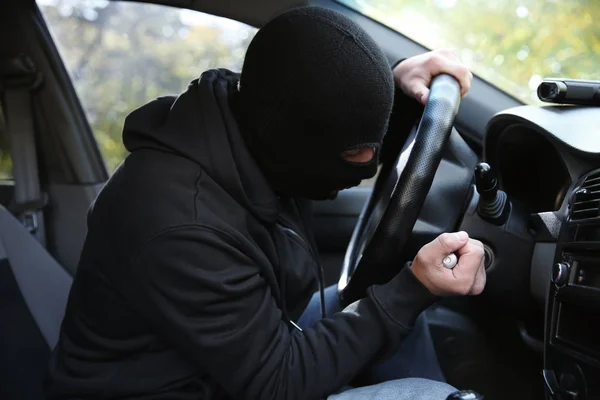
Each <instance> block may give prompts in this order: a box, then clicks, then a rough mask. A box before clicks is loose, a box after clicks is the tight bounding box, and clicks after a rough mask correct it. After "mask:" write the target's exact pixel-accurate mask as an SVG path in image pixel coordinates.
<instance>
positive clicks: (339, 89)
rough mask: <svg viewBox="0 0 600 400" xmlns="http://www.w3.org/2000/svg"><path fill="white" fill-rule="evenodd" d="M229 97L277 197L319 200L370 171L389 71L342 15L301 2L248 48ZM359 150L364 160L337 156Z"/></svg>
mask: <svg viewBox="0 0 600 400" xmlns="http://www.w3.org/2000/svg"><path fill="white" fill-rule="evenodd" d="M237 95H238V98H239V99H238V107H237V111H236V115H237V118H238V120H239V122H240V125H241V127H242V132H243V133H244V138H245V140H246V143H247V144H248V147H249V148H250V151H251V152H252V154H253V156H254V158H255V159H256V160H257V162H258V164H259V166H260V167H261V170H262V171H263V173H264V174H265V176H266V177H267V179H268V180H269V182H270V183H271V185H272V187H273V189H274V190H275V191H276V192H277V193H278V194H279V195H282V196H296V197H307V198H312V199H326V198H330V197H332V196H333V195H335V193H337V191H339V190H341V189H345V188H348V187H352V186H356V185H358V184H359V183H360V181H361V180H363V179H366V178H370V177H372V176H374V175H375V173H376V172H377V164H378V154H379V149H380V146H381V143H382V140H383V136H384V134H385V132H386V130H387V124H388V119H389V116H390V113H391V109H392V103H393V96H394V83H393V77H392V71H391V68H390V67H389V64H388V62H387V60H386V58H385V56H384V55H383V53H382V51H381V50H380V49H379V47H378V46H377V44H376V43H375V42H374V41H373V40H372V39H371V38H370V37H369V35H368V34H367V33H366V32H365V31H364V30H362V28H360V27H359V26H358V25H357V24H356V23H354V22H353V21H352V20H350V19H349V18H347V17H346V16H344V15H343V14H341V13H338V12H335V11H332V10H328V9H324V8H319V7H302V8H297V9H293V10H291V11H288V12H286V13H284V14H281V15H279V16H278V17H276V18H274V19H273V20H271V21H270V22H269V23H267V24H266V25H265V26H264V27H263V28H261V29H260V30H259V31H258V33H257V34H256V36H255V37H254V39H253V40H252V42H251V44H250V47H249V48H248V51H247V53H246V57H245V60H244V66H243V68H242V74H241V78H240V84H239V93H238V94H237ZM366 146H368V147H371V148H373V150H374V157H373V158H372V159H371V160H370V161H368V162H364V163H357V162H350V161H347V160H345V159H344V158H343V154H344V152H345V151H348V150H352V149H357V148H360V147H366Z"/></svg>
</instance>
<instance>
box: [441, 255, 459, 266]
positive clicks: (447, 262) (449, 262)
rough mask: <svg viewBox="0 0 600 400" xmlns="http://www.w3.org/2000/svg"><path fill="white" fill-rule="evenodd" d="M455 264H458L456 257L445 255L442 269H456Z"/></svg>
mask: <svg viewBox="0 0 600 400" xmlns="http://www.w3.org/2000/svg"><path fill="white" fill-rule="evenodd" d="M456 264H458V257H457V256H456V254H454V253H451V254H449V255H447V256H446V257H444V259H443V260H442V265H443V266H444V268H448V269H452V268H454V267H456Z"/></svg>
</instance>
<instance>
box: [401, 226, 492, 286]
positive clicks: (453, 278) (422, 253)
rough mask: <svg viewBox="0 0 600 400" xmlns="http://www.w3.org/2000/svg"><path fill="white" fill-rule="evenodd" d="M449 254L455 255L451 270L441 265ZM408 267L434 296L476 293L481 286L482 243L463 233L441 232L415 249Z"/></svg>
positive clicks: (483, 284)
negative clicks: (413, 257) (414, 254)
mask: <svg viewBox="0 0 600 400" xmlns="http://www.w3.org/2000/svg"><path fill="white" fill-rule="evenodd" d="M450 253H456V255H457V256H458V263H457V264H456V266H455V267H454V268H453V269H448V268H445V267H444V266H443V265H442V261H443V260H444V257H446V256H447V255H449V254H450ZM410 269H411V271H412V272H413V274H414V275H415V277H416V278H417V279H418V280H419V281H420V282H421V283H422V284H423V285H424V286H425V287H426V288H427V289H429V291H430V292H431V293H433V294H434V295H436V296H450V295H477V294H480V293H481V292H482V291H483V288H484V287H485V266H484V255H483V244H481V242H480V241H478V240H474V239H469V235H468V234H467V233H466V232H456V233H443V234H441V235H440V236H438V237H437V238H436V239H434V240H433V241H432V242H430V243H427V244H426V245H425V246H423V247H422V248H421V250H419V252H418V253H417V256H416V257H415V259H414V261H413V263H412V265H411V267H410Z"/></svg>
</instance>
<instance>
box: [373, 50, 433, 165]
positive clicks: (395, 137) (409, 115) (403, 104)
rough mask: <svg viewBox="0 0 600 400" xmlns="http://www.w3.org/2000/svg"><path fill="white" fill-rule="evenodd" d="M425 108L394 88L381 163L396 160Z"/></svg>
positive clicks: (380, 158)
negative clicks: (392, 103)
mask: <svg viewBox="0 0 600 400" xmlns="http://www.w3.org/2000/svg"><path fill="white" fill-rule="evenodd" d="M402 61H404V60H400V61H398V62H397V63H395V64H394V65H393V67H392V70H393V69H394V68H396V66H397V65H398V64H400V63H401V62H402ZM424 109H425V107H424V106H423V105H422V104H421V103H419V102H418V101H417V100H416V99H414V98H412V97H409V96H407V95H405V94H404V92H402V90H401V89H400V88H399V87H397V86H396V90H395V92H394V105H393V106H392V114H391V116H390V121H389V125H388V130H387V132H386V135H385V136H384V138H383V145H382V147H381V155H380V157H379V160H380V162H381V163H384V164H388V163H389V162H392V161H394V160H395V159H396V156H397V155H398V153H399V152H400V150H401V149H402V146H403V145H404V142H406V139H407V138H408V135H409V134H410V132H411V130H412V127H413V126H414V125H415V124H416V123H417V122H419V119H420V118H421V115H423V110H424Z"/></svg>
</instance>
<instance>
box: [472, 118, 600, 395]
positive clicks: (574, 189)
mask: <svg viewBox="0 0 600 400" xmlns="http://www.w3.org/2000/svg"><path fill="white" fill-rule="evenodd" d="M484 154H485V158H486V161H487V162H488V163H489V164H490V165H492V167H493V168H494V169H495V170H496V171H497V175H498V181H499V184H500V188H501V189H502V190H503V191H504V192H505V193H506V194H507V196H508V199H509V201H510V203H511V218H510V219H509V221H508V222H507V223H506V225H505V226H503V227H502V228H500V229H498V232H496V233H493V232H494V229H495V228H489V227H488V228H487V229H484V228H479V230H480V231H481V232H482V233H481V234H482V235H484V236H485V235H486V234H487V235H488V237H489V239H490V243H496V244H495V246H496V248H497V253H501V252H500V251H499V250H502V251H503V252H504V251H507V252H508V253H510V254H511V256H512V258H511V261H510V263H509V262H505V264H504V265H497V266H496V267H495V270H493V268H490V270H489V271H488V277H489V278H488V281H489V282H490V283H492V280H493V279H496V280H500V281H501V282H502V286H503V287H504V288H506V287H507V285H511V287H515V286H516V287H518V288H519V289H521V290H524V289H525V285H523V282H517V280H516V279H519V280H520V279H525V280H527V281H528V285H527V289H529V294H530V295H532V297H533V298H534V299H536V300H537V302H538V304H540V305H541V307H540V308H544V309H545V311H544V312H545V332H544V338H543V351H544V368H543V371H542V376H543V378H544V382H545V386H546V393H547V399H556V400H569V399H578V400H585V399H600V382H599V381H598V379H597V378H598V377H599V376H600V108H592V107H572V106H547V107H533V106H523V107H516V108H513V109H508V110H505V111H503V112H501V113H499V114H497V115H496V116H495V117H494V118H492V120H491V121H490V122H489V124H488V127H487V134H486V141H485V145H484ZM467 214H468V212H467ZM511 220H512V221H511ZM468 223H470V224H471V225H472V227H473V228H474V229H478V227H479V225H481V223H480V222H479V221H476V222H473V220H472V219H471V220H470V222H468ZM463 224H464V222H463ZM490 232H492V233H490ZM507 232H509V233H510V234H507ZM501 234H504V236H501ZM491 235H495V236H494V237H492V236H491ZM494 238H495V239H497V240H494ZM502 240H503V241H504V242H502ZM517 256H518V257H517ZM521 257H523V258H524V260H521ZM496 258H497V259H498V258H500V259H501V258H502V254H499V256H497V257H496ZM504 258H505V260H506V258H507V257H506V256H505V257H504ZM509 258H510V257H509ZM512 264H516V265H518V266H514V265H512ZM492 267H494V266H492ZM511 268H512V269H511ZM522 269H525V270H526V271H527V274H529V276H527V277H525V276H524V275H523V270H522ZM499 270H502V271H499ZM494 274H496V275H498V276H500V278H494V277H493V275H494ZM515 276H518V278H515ZM511 279H514V281H511ZM493 289H494V287H493V284H492V290H493ZM486 290H487V289H486ZM498 290H501V289H498ZM522 299H523V298H521V297H519V298H518V299H517V300H516V301H515V304H519V301H522Z"/></svg>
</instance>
